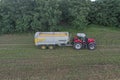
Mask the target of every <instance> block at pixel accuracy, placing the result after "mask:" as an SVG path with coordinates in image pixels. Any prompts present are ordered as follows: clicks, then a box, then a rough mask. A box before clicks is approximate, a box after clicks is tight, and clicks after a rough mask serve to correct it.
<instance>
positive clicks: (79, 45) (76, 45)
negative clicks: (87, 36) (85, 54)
mask: <svg viewBox="0 0 120 80" xmlns="http://www.w3.org/2000/svg"><path fill="white" fill-rule="evenodd" d="M74 48H75V49H76V50H80V49H81V48H82V44H81V43H75V44H74Z"/></svg>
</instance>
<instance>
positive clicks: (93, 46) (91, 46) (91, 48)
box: [88, 43, 96, 50]
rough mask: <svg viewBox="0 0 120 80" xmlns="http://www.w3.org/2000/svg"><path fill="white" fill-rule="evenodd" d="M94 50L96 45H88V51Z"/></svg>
mask: <svg viewBox="0 0 120 80" xmlns="http://www.w3.org/2000/svg"><path fill="white" fill-rule="evenodd" d="M95 48H96V45H95V44H94V43H90V44H89V45H88V49H89V50H94V49H95Z"/></svg>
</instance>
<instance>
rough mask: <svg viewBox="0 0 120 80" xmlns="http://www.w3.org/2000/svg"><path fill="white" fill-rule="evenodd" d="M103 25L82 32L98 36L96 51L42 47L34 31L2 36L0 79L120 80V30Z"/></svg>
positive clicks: (0, 44)
mask: <svg viewBox="0 0 120 80" xmlns="http://www.w3.org/2000/svg"><path fill="white" fill-rule="evenodd" d="M99 27H100V26H99ZM99 27H90V28H88V29H86V30H84V31H81V32H85V33H86V34H87V35H88V36H89V37H93V38H95V39H96V42H97V49H96V50H94V51H89V50H87V49H82V50H74V49H73V48H72V47H57V48H56V49H54V50H40V49H38V48H36V47H35V46H34V43H33V38H34V34H30V33H29V34H11V35H8V34H6V35H1V36H0V80H120V29H113V28H103V27H101V28H99ZM63 31H67V29H64V30H63ZM68 31H69V32H71V33H72V35H74V34H75V33H77V32H80V31H79V30H74V31H73V30H72V29H71V30H68Z"/></svg>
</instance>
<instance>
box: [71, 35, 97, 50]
mask: <svg viewBox="0 0 120 80" xmlns="http://www.w3.org/2000/svg"><path fill="white" fill-rule="evenodd" d="M73 43H74V44H73V47H74V48H75V49H77V50H79V49H81V48H88V49H90V50H94V49H95V48H96V45H95V40H94V39H92V38H87V37H86V34H84V33H77V35H76V36H75V37H74V39H73Z"/></svg>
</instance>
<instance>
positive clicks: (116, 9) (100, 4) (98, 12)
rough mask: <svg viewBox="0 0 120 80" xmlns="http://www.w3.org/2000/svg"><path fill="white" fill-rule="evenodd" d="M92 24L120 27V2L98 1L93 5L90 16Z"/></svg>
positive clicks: (117, 0)
mask: <svg viewBox="0 0 120 80" xmlns="http://www.w3.org/2000/svg"><path fill="white" fill-rule="evenodd" d="M88 18H89V20H90V22H91V23H94V24H100V25H105V26H117V27H119V26H120V0H97V1H96V2H94V3H92V4H91V11H90V13H89V16H88Z"/></svg>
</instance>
